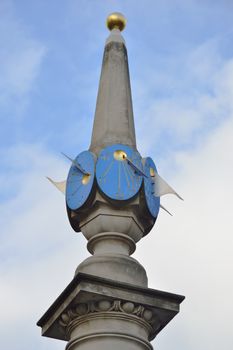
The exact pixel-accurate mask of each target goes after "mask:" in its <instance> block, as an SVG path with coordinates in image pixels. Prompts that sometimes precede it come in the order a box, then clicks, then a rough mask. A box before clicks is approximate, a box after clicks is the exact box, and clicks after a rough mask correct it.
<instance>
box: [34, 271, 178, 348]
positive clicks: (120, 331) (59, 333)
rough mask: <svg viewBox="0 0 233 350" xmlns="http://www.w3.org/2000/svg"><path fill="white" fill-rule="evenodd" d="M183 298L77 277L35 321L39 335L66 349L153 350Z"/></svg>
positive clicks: (113, 282)
mask: <svg viewBox="0 0 233 350" xmlns="http://www.w3.org/2000/svg"><path fill="white" fill-rule="evenodd" d="M183 299H184V297H183V296H180V295H176V294H171V293H166V292H162V291H158V290H153V289H149V288H141V287H136V286H133V285H130V284H127V283H119V282H115V281H113V280H108V279H104V278H100V277H94V276H91V275H86V274H80V273H79V274H78V275H76V276H75V277H74V279H73V280H72V281H71V283H70V284H69V285H68V286H67V288H66V289H65V290H64V291H63V293H62V294H61V295H60V296H59V297H58V299H57V300H56V301H55V302H54V303H53V305H52V306H51V307H50V308H49V310H48V311H47V312H46V313H45V315H44V316H43V317H42V318H41V319H40V320H39V322H38V325H39V326H40V327H42V335H44V336H47V337H52V338H55V339H61V340H66V341H68V344H67V349H69V350H70V349H81V350H84V349H92V348H93V347H94V348H96V349H97V348H101V349H103V350H105V349H106V350H107V349H109V346H111V348H112V349H121V348H122V349H127V350H128V349H130V350H131V349H132V350H135V349H141V350H142V349H152V347H151V345H150V343H149V342H150V341H151V340H152V339H153V338H154V337H155V336H156V335H157V334H158V333H159V332H160V331H161V330H162V329H163V328H164V327H165V326H166V324H167V323H168V322H169V321H170V320H171V319H172V318H173V317H174V316H175V315H176V314H177V313H178V312H179V305H180V303H181V302H182V301H183Z"/></svg>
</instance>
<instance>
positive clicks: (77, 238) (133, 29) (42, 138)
mask: <svg viewBox="0 0 233 350" xmlns="http://www.w3.org/2000/svg"><path fill="white" fill-rule="evenodd" d="M113 11H120V12H122V13H124V15H125V16H126V17H127V19H128V24H127V27H126V29H125V31H124V33H123V35H124V38H125V40H126V43H127V48H128V56H129V66H130V75H131V86H132V95H133V103H134V116H135V125H136V134H137V144H138V150H139V151H140V152H141V154H142V155H143V156H147V155H150V156H152V157H153V159H154V160H155V162H156V165H157V167H158V170H159V172H160V173H161V174H162V176H163V177H165V178H166V179H167V180H169V182H170V183H171V184H172V185H173V187H175V188H176V189H177V191H178V192H179V193H180V194H181V195H182V196H183V197H184V198H185V201H184V203H179V202H178V201H177V200H176V199H173V198H170V197H169V198H165V199H164V200H163V202H162V203H163V204H164V205H165V206H166V207H168V209H169V210H171V211H172V212H173V213H174V216H173V217H172V218H170V217H168V216H166V214H164V213H161V214H160V217H159V219H158V221H157V224H156V226H155V228H154V229H153V230H152V232H151V234H150V235H149V236H147V237H146V238H145V239H144V240H142V241H141V242H140V243H139V244H138V249H137V252H136V253H135V257H136V258H137V259H138V260H139V261H140V262H141V263H142V264H143V265H145V267H146V269H147V272H148V277H149V281H150V286H151V287H153V288H156V289H163V290H168V291H172V292H176V293H181V294H182V293H183V294H185V295H186V297H187V299H186V301H185V302H184V304H183V305H182V312H181V314H180V315H179V316H178V317H177V318H176V319H175V320H174V321H172V322H171V325H169V326H168V327H167V328H166V329H165V330H163V332H162V333H161V335H159V336H158V338H157V340H156V342H155V346H157V347H159V348H160V350H163V349H169V348H173V349H180V348H182V349H185V348H188V349H190V350H194V349H195V350H197V349H201V350H202V349H205V350H210V349H211V350H217V349H219V347H220V346H221V348H229V347H230V344H231V343H232V341H233V339H232V334H231V333H232V332H231V329H230V326H229V324H230V322H231V315H230V314H231V311H232V305H229V303H227V302H226V300H228V299H229V298H231V296H232V292H233V284H232V281H231V280H229V276H232V264H233V261H232V248H231V247H232V243H233V242H232V235H231V231H232V219H231V215H232V214H231V211H230V207H231V201H232V195H233V193H232V192H233V190H232V177H233V165H232V155H231V149H232V147H233V45H232V41H233V29H232V22H233V3H232V2H231V1H230V0H228V1H227V0H225V1H224V0H222V1H207V0H206V1H205V0H203V1H199V0H186V1H184V0H173V1H172V0H166V1H162V0H157V1H153V0H145V1H143V2H139V1H138V2H136V1H129V0H125V1H107V0H106V1H98V2H97V1H94V0H93V1H90V0H85V1H84V0H82V1H81V0H79V1H77V0H76V1H75V0H67V1H53V0H51V1H49V2H48V1H44V0H41V1H24V0H20V1H19V0H15V1H8V0H1V2H0V47H1V51H0V118H1V129H0V143H1V147H0V156H1V166H0V168H1V172H0V180H1V183H2V186H1V190H0V207H1V214H2V215H1V218H0V227H1V247H0V259H1V264H0V275H1V284H2V287H1V293H3V294H2V297H1V301H3V305H1V310H2V326H1V327H0V335H1V343H2V346H3V347H6V346H7V347H8V348H10V349H14V350H21V349H24V350H27V349H29V348H30V349H31V345H32V344H33V348H35V349H38V350H42V349H43V350H44V349H46V350H47V349H51V350H56V349H64V347H65V344H64V343H63V342H58V341H54V340H50V339H46V338H41V337H40V330H39V329H37V327H36V326H35V323H36V321H37V319H38V318H39V317H40V316H41V315H42V314H43V312H44V311H45V310H46V309H47V307H48V306H49V305H50V304H51V303H52V302H53V300H54V299H55V298H56V297H57V295H58V294H59V293H60V292H61V291H62V290H63V289H64V288H65V286H66V285H67V283H68V282H69V281H70V280H71V278H72V276H73V273H74V270H75V268H76V266H77V265H78V263H80V262H81V261H82V260H83V259H84V257H85V256H87V252H86V248H85V240H84V238H82V236H81V235H75V234H74V233H73V232H72V230H71V228H70V227H69V224H68V220H67V218H66V213H65V206H64V198H63V197H62V195H61V194H60V193H57V192H56V190H55V189H53V188H52V187H51V185H50V184H49V183H47V182H46V180H45V175H49V176H51V177H53V178H54V179H55V180H56V179H57V180H60V179H61V180H62V179H64V178H65V177H66V175H67V171H68V167H69V164H67V162H66V160H65V159H63V158H62V156H61V155H60V151H64V152H65V153H68V154H70V155H71V156H75V155H77V154H78V153H79V152H81V151H82V150H85V149H88V147H89V144H90V136H91V129H92V123H93V117H94V111H95V103H96V96H97V89H98V82H99V75H100V69H101V61H102V54H103V48H104V42H105V39H106V37H107V36H108V31H107V29H106V27H105V19H106V17H107V15H108V14H109V13H111V12H113ZM67 257H69V259H68V258H67ZM51 276H52V277H51ZM3 319H4V321H3ZM224 322H225V324H223V323H224ZM12 334H14V336H13V337H12ZM156 343H157V345H156Z"/></svg>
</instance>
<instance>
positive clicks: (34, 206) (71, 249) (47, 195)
mask: <svg viewBox="0 0 233 350" xmlns="http://www.w3.org/2000/svg"><path fill="white" fill-rule="evenodd" d="M6 155H7V157H6V159H7V160H8V171H7V173H6V177H5V180H6V183H7V182H8V181H10V183H14V186H15V187H17V191H16V192H15V193H13V194H12V195H11V196H10V197H9V198H8V199H7V200H5V201H4V202H3V203H1V205H0V210H1V222H0V226H1V237H2V239H1V247H0V255H1V266H0V275H1V301H0V304H1V315H2V318H3V319H4V322H3V325H2V327H1V330H0V333H1V342H2V346H3V347H6V346H8V347H9V348H11V349H14V350H19V349H21V348H22V349H23V346H24V345H25V346H26V344H27V346H29V343H30V342H33V344H34V346H35V347H36V348H37V349H40V348H43V349H44V346H45V344H47V343H49V342H51V340H50V341H49V340H44V339H41V337H40V329H39V328H37V327H36V321H37V320H38V319H39V318H40V317H41V316H42V314H43V313H44V312H45V311H46V309H47V308H48V306H50V304H51V303H52V302H53V301H54V300H55V298H56V297H57V296H58V295H59V294H60V292H61V291H62V290H63V289H64V288H65V286H66V284H68V282H70V280H71V279H72V277H73V274H74V271H75V268H76V267H77V265H78V263H79V262H81V260H83V259H84V255H85V254H86V255H87V253H86V252H85V249H84V246H85V240H84V238H83V237H82V236H81V235H79V234H75V233H74V232H73V231H72V230H71V228H70V227H69V223H68V220H67V218H66V212H65V211H66V210H65V203H64V196H63V195H62V194H61V193H60V192H58V191H57V190H56V189H55V188H53V186H52V185H51V184H50V183H49V182H48V181H47V180H46V179H45V175H50V176H52V177H54V178H58V179H59V178H61V179H63V178H65V176H66V173H67V170H68V167H69V164H67V163H66V162H64V160H63V159H62V157H60V158H56V157H54V156H53V155H52V154H49V153H48V152H46V150H45V149H43V147H41V146H40V145H19V146H18V148H17V152H15V148H12V149H10V150H8V152H7V154H6ZM5 165H6V164H5ZM80 246H82V249H80ZM12 329H14V335H15V336H14V337H12V336H11V334H12V333H11V332H12ZM19 339H22V342H21V341H19ZM37 343H38V345H35V344H37ZM61 346H63V347H64V344H61V343H60V342H54V343H52V344H51V347H50V348H51V349H56V348H57V349H58V348H61Z"/></svg>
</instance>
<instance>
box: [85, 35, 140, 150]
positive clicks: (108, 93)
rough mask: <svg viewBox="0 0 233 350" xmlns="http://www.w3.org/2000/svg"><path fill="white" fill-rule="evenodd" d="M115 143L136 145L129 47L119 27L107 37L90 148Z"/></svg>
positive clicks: (96, 148) (99, 147) (99, 148)
mask: <svg viewBox="0 0 233 350" xmlns="http://www.w3.org/2000/svg"><path fill="white" fill-rule="evenodd" d="M113 143H123V144H125V145H129V146H131V147H133V148H136V139H135V129H134V118H133V107H132V97H131V88H130V79H129V68H128V58H127V50H126V47H125V44H124V40H123V38H122V36H121V34H120V31H119V30H117V29H116V30H114V31H113V32H112V33H111V34H110V36H109V38H108V39H107V42H106V46H105V50H104V57H103V63H102V72H101V77H100V83H99V91H98V97H97V104H96V111H95V120H94V126H93V131H92V138H91V146H90V150H91V151H92V152H94V153H96V154H98V153H99V151H100V150H101V149H102V148H104V147H106V146H108V145H111V144H113Z"/></svg>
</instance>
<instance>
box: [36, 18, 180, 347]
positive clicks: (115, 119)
mask: <svg viewBox="0 0 233 350" xmlns="http://www.w3.org/2000/svg"><path fill="white" fill-rule="evenodd" d="M107 24H108V28H109V29H110V31H111V32H110V35H109V37H108V38H107V40H106V44H105V49H104V57H103V64H102V72H101V77H100V83H99V91H98V98H97V105H96V112H95V118H94V126H93V132H92V139H91V145H90V152H92V153H93V154H94V155H95V157H96V158H97V159H98V157H99V154H100V151H101V150H102V149H104V148H105V147H108V146H111V145H112V144H123V145H126V146H128V147H130V148H131V149H133V150H135V151H136V138H135V129H134V118H133V108H132V98H131V88H130V79H129V69H128V58H127V50H126V46H125V41H124V39H123V37H122V35H121V31H122V30H123V29H124V27H125V18H124V17H123V16H122V15H121V14H119V13H115V14H112V15H110V16H109V17H108V20H107ZM135 171H137V168H136V170H135ZM143 193H144V192H143V186H142V187H141V188H140V191H139V192H138V193H137V194H136V195H135V196H133V197H132V198H131V199H130V200H126V201H120V200H118V201H114V200H112V199H109V198H108V197H107V196H106V195H105V194H104V193H103V191H101V189H100V188H99V187H98V184H97V183H96V182H94V185H93V189H92V194H91V196H90V197H89V199H88V200H87V202H86V203H85V204H84V205H82V206H81V207H80V208H79V209H78V210H76V211H75V210H70V209H68V215H69V220H70V223H71V225H72V227H73V228H74V230H75V231H81V232H82V233H83V235H84V236H85V237H86V239H87V249H88V251H89V252H90V253H91V256H90V257H88V258H87V259H86V260H84V261H83V262H82V263H81V264H80V265H79V266H78V267H77V269H76V272H75V276H74V278H73V280H72V281H71V282H70V284H69V285H68V286H67V287H66V288H65V290H64V291H63V292H62V293H61V295H60V296H59V297H58V298H57V299H56V301H55V302H54V303H53V304H52V305H51V307H50V308H49V309H48V311H47V312H46V313H45V314H44V315H43V316H42V318H41V319H40V320H39V321H38V325H39V326H40V327H42V335H43V336H47V337H51V338H55V339H61V340H65V341H67V342H68V343H67V345H66V350H76V349H77V350H91V349H101V350H107V349H108V350H109V349H112V350H119V349H122V350H123V349H124V350H137V349H138V350H145V349H152V346H151V344H150V341H151V340H152V339H154V338H155V336H156V335H157V334H158V333H159V332H160V331H161V330H162V329H163V328H164V327H165V326H166V324H167V323H168V322H169V321H170V320H171V319H172V318H173V317H174V316H175V315H176V314H177V313H178V312H179V305H180V303H181V302H182V301H183V299H184V297H183V296H180V295H176V294H172V293H167V292H163V291H158V290H154V289H150V288H148V281H147V275H146V271H145V269H144V268H143V266H142V265H141V264H140V263H139V262H138V261H137V260H136V259H134V258H132V257H131V255H132V254H133V252H134V251H135V249H136V243H137V242H138V241H139V240H140V239H141V238H143V236H145V235H146V234H147V233H148V232H149V231H150V230H151V228H152V227H153V225H154V223H155V220H156V219H155V218H153V217H152V216H151V215H150V213H149V212H148V210H147V209H146V206H145V203H144V198H143V196H144V194H143Z"/></svg>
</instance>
